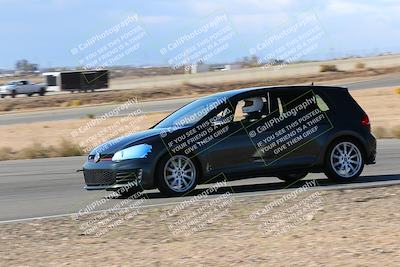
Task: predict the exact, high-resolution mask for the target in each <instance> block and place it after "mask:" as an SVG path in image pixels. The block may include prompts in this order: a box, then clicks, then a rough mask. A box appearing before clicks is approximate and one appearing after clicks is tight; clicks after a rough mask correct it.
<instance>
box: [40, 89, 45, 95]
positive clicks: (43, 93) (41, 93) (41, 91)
mask: <svg viewBox="0 0 400 267" xmlns="http://www.w3.org/2000/svg"><path fill="white" fill-rule="evenodd" d="M45 94H46V89H44V88H42V89H40V92H39V95H40V96H44V95H45Z"/></svg>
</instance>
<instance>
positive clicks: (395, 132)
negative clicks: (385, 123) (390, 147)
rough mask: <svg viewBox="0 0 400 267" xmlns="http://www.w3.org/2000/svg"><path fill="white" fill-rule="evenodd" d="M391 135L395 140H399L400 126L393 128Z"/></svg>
mask: <svg viewBox="0 0 400 267" xmlns="http://www.w3.org/2000/svg"><path fill="white" fill-rule="evenodd" d="M392 134H393V136H394V137H396V138H400V125H398V126H396V127H393V129H392Z"/></svg>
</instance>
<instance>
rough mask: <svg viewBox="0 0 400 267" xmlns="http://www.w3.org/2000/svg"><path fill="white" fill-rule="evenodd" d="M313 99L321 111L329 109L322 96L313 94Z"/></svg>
mask: <svg viewBox="0 0 400 267" xmlns="http://www.w3.org/2000/svg"><path fill="white" fill-rule="evenodd" d="M315 100H316V103H317V106H318V108H319V109H320V110H321V111H328V110H329V107H328V105H327V104H326V102H325V101H324V100H323V99H322V97H320V96H319V95H315Z"/></svg>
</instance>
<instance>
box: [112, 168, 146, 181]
mask: <svg viewBox="0 0 400 267" xmlns="http://www.w3.org/2000/svg"><path fill="white" fill-rule="evenodd" d="M115 178H116V182H117V183H127V182H133V181H138V182H139V181H141V180H142V169H135V170H126V171H119V172H117V174H116V176H115Z"/></svg>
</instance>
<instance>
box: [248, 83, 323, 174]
mask: <svg viewBox="0 0 400 267" xmlns="http://www.w3.org/2000/svg"><path fill="white" fill-rule="evenodd" d="M269 100H270V105H271V112H270V113H269V115H268V116H266V117H265V118H263V119H262V120H260V121H259V122H258V123H257V124H255V125H252V126H251V127H250V128H249V129H248V130H249V131H253V132H256V133H257V134H256V135H255V136H254V138H252V139H253V142H254V143H255V144H256V146H257V148H258V151H259V154H260V156H261V157H262V160H263V162H264V164H265V167H266V168H267V169H268V170H270V171H274V169H279V170H283V169H285V170H290V169H298V168H302V167H305V166H310V165H312V164H313V163H314V162H315V161H316V160H317V157H318V155H319V152H320V150H321V147H322V145H323V144H320V143H319V142H318V139H317V137H318V136H319V135H321V134H323V133H324V132H326V131H327V130H329V124H326V121H327V120H326V119H320V118H321V116H323V115H324V114H323V112H321V110H320V108H319V106H318V105H317V101H315V95H314V94H313V92H312V91H311V90H309V88H306V87H305V88H296V89H295V90H294V89H287V90H273V91H271V92H270V93H269ZM317 119H319V120H318V121H317Z"/></svg>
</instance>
